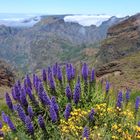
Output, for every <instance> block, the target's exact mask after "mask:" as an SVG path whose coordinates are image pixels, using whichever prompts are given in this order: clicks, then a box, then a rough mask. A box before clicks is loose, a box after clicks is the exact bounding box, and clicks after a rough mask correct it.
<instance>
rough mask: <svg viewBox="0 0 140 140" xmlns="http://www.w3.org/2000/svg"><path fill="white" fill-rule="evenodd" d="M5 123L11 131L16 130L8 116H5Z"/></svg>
mask: <svg viewBox="0 0 140 140" xmlns="http://www.w3.org/2000/svg"><path fill="white" fill-rule="evenodd" d="M7 124H8V126H9V127H10V129H11V130H12V131H16V128H15V126H14V124H13V122H12V121H11V119H10V118H9V116H7Z"/></svg>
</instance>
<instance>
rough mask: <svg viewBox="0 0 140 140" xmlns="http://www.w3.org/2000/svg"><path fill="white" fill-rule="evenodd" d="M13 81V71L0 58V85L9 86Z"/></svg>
mask: <svg viewBox="0 0 140 140" xmlns="http://www.w3.org/2000/svg"><path fill="white" fill-rule="evenodd" d="M14 81H15V74H14V71H13V70H12V69H11V66H10V65H9V64H7V63H6V62H4V61H1V60H0V87H1V86H7V87H11V86H12V85H13V84H14Z"/></svg>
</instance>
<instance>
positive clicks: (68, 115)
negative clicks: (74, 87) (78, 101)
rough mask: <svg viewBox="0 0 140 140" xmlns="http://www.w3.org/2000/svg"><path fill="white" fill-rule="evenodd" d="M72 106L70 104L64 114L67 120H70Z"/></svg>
mask: <svg viewBox="0 0 140 140" xmlns="http://www.w3.org/2000/svg"><path fill="white" fill-rule="evenodd" d="M71 109H72V108H71V104H70V103H68V104H67V106H66V109H65V112H64V117H65V119H66V120H68V118H69V117H70V112H71Z"/></svg>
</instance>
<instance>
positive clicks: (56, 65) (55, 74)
mask: <svg viewBox="0 0 140 140" xmlns="http://www.w3.org/2000/svg"><path fill="white" fill-rule="evenodd" d="M57 68H58V64H57V63H56V64H55V65H53V67H52V70H53V76H54V77H56V76H57Z"/></svg>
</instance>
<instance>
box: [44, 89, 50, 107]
mask: <svg viewBox="0 0 140 140" xmlns="http://www.w3.org/2000/svg"><path fill="white" fill-rule="evenodd" d="M42 96H43V99H42V101H43V104H44V105H50V104H51V100H50V97H49V96H48V95H47V93H46V92H45V91H44V92H43V94H42Z"/></svg>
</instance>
